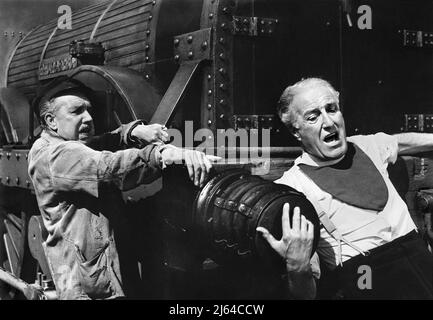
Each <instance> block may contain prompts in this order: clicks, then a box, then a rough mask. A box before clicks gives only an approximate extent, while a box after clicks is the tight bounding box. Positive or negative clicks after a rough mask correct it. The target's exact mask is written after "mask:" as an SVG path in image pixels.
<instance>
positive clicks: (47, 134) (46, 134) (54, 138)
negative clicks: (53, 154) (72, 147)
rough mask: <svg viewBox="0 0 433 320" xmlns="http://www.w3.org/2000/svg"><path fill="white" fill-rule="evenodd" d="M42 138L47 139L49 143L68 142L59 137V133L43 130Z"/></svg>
mask: <svg viewBox="0 0 433 320" xmlns="http://www.w3.org/2000/svg"><path fill="white" fill-rule="evenodd" d="M41 138H42V139H45V140H47V141H49V142H55V141H57V142H63V141H67V140H66V139H65V138H63V137H61V136H59V135H58V134H57V133H55V132H54V131H51V130H46V129H45V130H43V131H42V133H41Z"/></svg>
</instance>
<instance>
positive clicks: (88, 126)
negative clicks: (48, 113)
mask: <svg viewBox="0 0 433 320" xmlns="http://www.w3.org/2000/svg"><path fill="white" fill-rule="evenodd" d="M56 103H58V106H57V108H56V110H55V112H54V119H53V122H54V126H55V129H56V130H55V131H56V132H57V134H58V135H59V136H61V137H62V138H64V139H66V140H79V141H86V140H87V139H89V138H91V137H93V135H94V134H95V129H94V126H93V119H92V116H91V115H90V113H89V109H90V107H91V106H90V102H89V101H88V100H87V99H86V98H84V97H80V96H77V95H66V96H61V97H58V98H57V100H56ZM52 129H53V128H52Z"/></svg>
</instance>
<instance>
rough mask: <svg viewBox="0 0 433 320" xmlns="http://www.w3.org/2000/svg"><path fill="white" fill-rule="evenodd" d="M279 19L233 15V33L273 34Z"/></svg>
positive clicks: (250, 34) (248, 34) (246, 34)
mask: <svg viewBox="0 0 433 320" xmlns="http://www.w3.org/2000/svg"><path fill="white" fill-rule="evenodd" d="M277 24H278V19H272V18H260V17H243V16H233V28H232V30H233V34H235V35H244V36H253V37H254V36H273V35H274V34H275V31H276V28H277Z"/></svg>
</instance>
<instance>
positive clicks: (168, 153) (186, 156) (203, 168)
mask: <svg viewBox="0 0 433 320" xmlns="http://www.w3.org/2000/svg"><path fill="white" fill-rule="evenodd" d="M166 146H167V148H165V149H164V150H163V151H162V152H161V157H162V159H161V160H162V161H163V162H164V163H165V164H168V165H169V164H172V163H185V165H186V167H187V168H188V173H189V178H190V179H191V181H193V182H194V184H195V185H196V186H197V187H202V186H203V185H204V183H205V182H206V180H207V177H208V174H209V171H210V169H211V168H212V162H215V161H218V160H221V157H216V156H212V155H206V154H204V153H203V152H201V151H195V150H187V149H182V148H178V147H175V146H173V145H166Z"/></svg>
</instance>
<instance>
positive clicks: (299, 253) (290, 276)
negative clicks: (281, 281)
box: [257, 203, 316, 299]
mask: <svg viewBox="0 0 433 320" xmlns="http://www.w3.org/2000/svg"><path fill="white" fill-rule="evenodd" d="M289 210H290V205H289V204H288V203H286V204H284V207H283V214H282V228H283V230H282V238H281V239H280V240H276V239H275V238H274V237H273V236H272V234H270V232H269V231H268V230H266V229H265V228H263V227H259V228H257V231H259V232H261V233H262V235H263V237H264V238H265V239H266V240H267V241H268V243H269V245H270V246H271V247H272V248H273V249H274V250H275V251H276V252H277V253H278V254H279V255H280V256H281V257H282V258H283V259H284V260H285V262H286V270H287V285H288V289H289V292H290V293H291V294H292V295H293V296H294V297H295V298H298V299H314V298H315V297H316V282H315V280H314V278H313V272H312V270H311V265H310V257H311V250H312V248H313V239H314V226H313V224H312V223H311V222H310V221H308V220H307V219H306V218H305V217H304V216H303V215H301V214H300V210H299V208H298V207H296V208H294V210H293V224H292V226H290V220H289Z"/></svg>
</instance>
